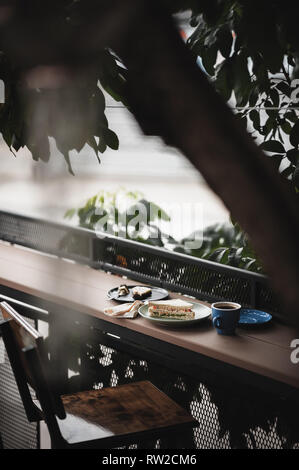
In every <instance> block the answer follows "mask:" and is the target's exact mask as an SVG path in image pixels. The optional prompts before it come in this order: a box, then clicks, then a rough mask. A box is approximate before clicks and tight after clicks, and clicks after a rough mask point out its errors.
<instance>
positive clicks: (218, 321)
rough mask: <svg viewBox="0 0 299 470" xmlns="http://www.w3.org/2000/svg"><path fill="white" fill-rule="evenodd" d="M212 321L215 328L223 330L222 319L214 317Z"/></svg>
mask: <svg viewBox="0 0 299 470" xmlns="http://www.w3.org/2000/svg"><path fill="white" fill-rule="evenodd" d="M212 321H213V325H214V327H215V328H218V330H221V328H222V319H221V318H220V317H214V318H213V320H212Z"/></svg>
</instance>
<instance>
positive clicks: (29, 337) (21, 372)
mask: <svg viewBox="0 0 299 470" xmlns="http://www.w3.org/2000/svg"><path fill="white" fill-rule="evenodd" d="M0 310H1V313H2V317H3V321H2V322H1V323H0V329H1V333H2V336H3V340H4V344H5V347H6V351H7V355H8V357H9V360H10V363H11V367H12V369H13V372H14V376H15V379H16V382H17V385H18V389H19V392H20V395H21V398H22V401H23V405H24V408H25V411H26V414H27V418H28V420H29V421H38V420H41V419H44V416H43V414H42V412H41V410H40V408H39V407H38V406H37V405H36V404H35V403H34V402H33V400H32V397H31V393H30V389H29V385H30V387H31V388H33V389H34V391H35V393H36V395H37V397H38V399H39V401H40V402H41V398H42V397H41V395H43V398H44V399H45V395H46V401H48V406H47V409H48V412H49V413H50V414H51V413H52V414H53V415H57V416H58V417H59V418H61V419H64V418H65V416H66V415H65V410H64V406H63V403H62V400H61V398H60V396H59V395H58V394H56V393H55V391H54V387H53V382H54V381H53V371H52V370H51V365H50V361H49V359H48V356H47V353H46V348H45V346H44V338H43V336H42V335H41V334H40V333H39V332H38V331H37V330H36V329H35V328H33V327H32V326H31V325H30V324H29V323H28V322H27V321H26V320H25V319H24V318H23V317H22V316H21V315H20V314H19V313H18V312H16V311H15V310H14V309H13V308H12V307H11V306H10V305H9V304H8V303H7V302H1V303H0ZM28 351H33V352H31V353H30V355H29V353H28ZM33 355H34V356H35V362H36V364H35V365H34V366H33V365H32V363H31V360H30V358H31V357H32V356H33ZM39 369H40V370H39ZM36 374H38V378H37V376H36ZM41 377H42V381H41ZM41 389H42V390H41ZM42 408H43V407H42ZM43 411H44V410H43Z"/></svg>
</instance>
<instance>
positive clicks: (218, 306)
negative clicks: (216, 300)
mask: <svg viewBox="0 0 299 470" xmlns="http://www.w3.org/2000/svg"><path fill="white" fill-rule="evenodd" d="M215 308H221V310H234V309H236V308H239V307H238V306H236V305H228V304H215Z"/></svg>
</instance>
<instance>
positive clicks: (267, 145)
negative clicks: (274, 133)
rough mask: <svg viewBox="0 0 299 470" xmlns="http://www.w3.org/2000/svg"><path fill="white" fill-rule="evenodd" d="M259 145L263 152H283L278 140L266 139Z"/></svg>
mask: <svg viewBox="0 0 299 470" xmlns="http://www.w3.org/2000/svg"><path fill="white" fill-rule="evenodd" d="M260 147H261V149H262V150H264V151H265V152H274V153H285V149H284V146H283V145H282V143H281V142H279V141H278V140H267V141H265V142H263V143H262V144H261V145H260Z"/></svg>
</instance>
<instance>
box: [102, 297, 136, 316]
mask: <svg viewBox="0 0 299 470" xmlns="http://www.w3.org/2000/svg"><path fill="white" fill-rule="evenodd" d="M140 305H142V302H141V301H140V300H135V302H131V303H125V304H122V305H116V307H108V308H105V310H104V313H105V315H108V316H109V317H117V318H135V317H137V314H138V309H139V307H140Z"/></svg>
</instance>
